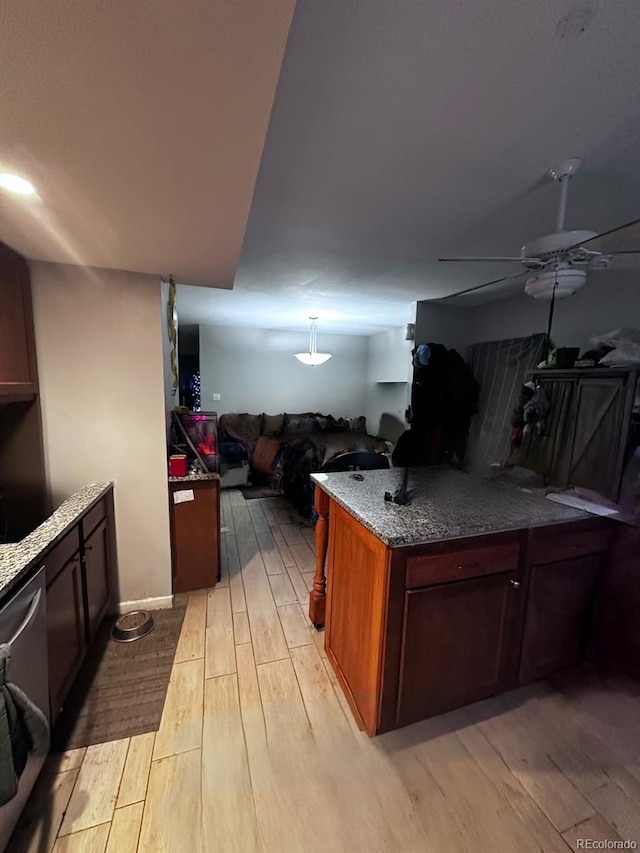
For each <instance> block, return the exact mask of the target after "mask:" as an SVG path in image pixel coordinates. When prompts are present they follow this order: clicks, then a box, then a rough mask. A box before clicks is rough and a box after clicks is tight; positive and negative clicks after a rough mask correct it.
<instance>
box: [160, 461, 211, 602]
mask: <svg viewBox="0 0 640 853" xmlns="http://www.w3.org/2000/svg"><path fill="white" fill-rule="evenodd" d="M169 511H170V520H171V563H172V574H173V592H174V593H176V592H189V591H190V590H193V589H205V588H206V587H211V586H214V585H215V584H216V583H217V582H218V581H219V580H220V482H219V480H218V479H217V475H209V478H208V479H202V480H182V481H178V482H170V483H169Z"/></svg>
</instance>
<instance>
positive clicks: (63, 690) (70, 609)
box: [45, 553, 86, 720]
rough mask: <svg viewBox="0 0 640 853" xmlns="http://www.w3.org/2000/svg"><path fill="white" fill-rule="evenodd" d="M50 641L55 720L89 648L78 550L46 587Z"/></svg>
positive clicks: (51, 692) (51, 689) (52, 706)
mask: <svg viewBox="0 0 640 853" xmlns="http://www.w3.org/2000/svg"><path fill="white" fill-rule="evenodd" d="M45 565H46V559H45ZM47 641H48V645H49V695H50V698H51V717H52V720H55V718H56V717H57V716H58V714H59V713H60V710H61V708H62V705H63V702H64V700H65V697H66V695H67V693H68V692H69V689H70V687H71V684H72V683H73V679H74V678H75V676H76V673H77V671H78V669H79V667H80V664H81V663H82V659H83V658H84V653H85V649H86V637H85V624H84V606H83V603H82V580H81V563H80V554H79V553H78V554H76V555H75V556H74V557H72V558H71V559H70V560H69V561H68V562H67V564H66V565H65V566H64V568H63V569H62V571H59V572H58V574H57V575H56V577H55V579H54V580H53V582H52V583H51V584H49V586H48V587H47Z"/></svg>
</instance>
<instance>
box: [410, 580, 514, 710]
mask: <svg viewBox="0 0 640 853" xmlns="http://www.w3.org/2000/svg"><path fill="white" fill-rule="evenodd" d="M513 580H515V578H514V574H513V573H511V572H508V573H505V574H500V575H491V576H488V577H483V578H477V579H475V580H467V581H460V582H459V583H449V584H445V585H443V586H434V587H429V588H428V589H421V590H410V591H407V592H406V593H405V613H404V636H403V643H402V657H401V665H400V672H401V675H400V691H399V698H398V725H406V724H407V723H412V722H415V721H416V720H421V719H423V718H424V717H429V716H431V715H433V714H439V713H440V712H442V711H447V710H450V709H451V708H456V707H458V706H460V705H466V704H468V703H469V702H475V701H476V700H477V699H482V698H484V697H486V696H490V695H492V694H493V693H497V692H498V691H499V690H500V689H501V687H502V685H503V684H504V682H505V680H506V675H507V667H508V659H509V648H510V637H511V634H512V631H511V622H512V618H513V613H514V612H515V609H516V608H515V606H514V605H515V603H516V601H515V600H514V597H515V596H517V595H518V585H515V584H514V583H512V581H513Z"/></svg>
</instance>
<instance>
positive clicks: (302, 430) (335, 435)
mask: <svg viewBox="0 0 640 853" xmlns="http://www.w3.org/2000/svg"><path fill="white" fill-rule="evenodd" d="M218 430H219V441H220V448H221V452H222V461H225V457H224V453H223V448H224V446H225V445H226V444H227V442H236V443H238V444H239V445H241V446H242V447H243V448H244V449H245V450H246V453H247V455H248V458H249V460H250V467H251V480H252V482H253V483H254V484H257V483H260V482H262V483H267V484H269V485H271V486H275V487H279V488H281V489H282V491H283V493H284V494H285V495H286V497H287V498H288V499H289V500H290V501H291V502H292V503H293V504H294V506H296V508H297V509H298V510H299V512H300V513H301V514H302V515H305V516H309V515H310V513H311V507H312V505H313V484H312V483H311V480H310V479H309V475H310V474H312V473H313V472H314V471H319V470H320V469H321V468H322V466H323V465H324V464H325V462H327V461H328V460H329V459H330V458H332V457H333V456H335V455H336V454H338V453H343V452H345V451H349V450H373V449H374V448H375V447H376V446H377V443H378V441H377V439H376V438H375V437H374V436H372V435H368V434H367V432H366V420H365V418H364V417H359V418H335V417H333V416H332V415H322V414H319V413H314V412H304V413H302V414H288V413H283V414H279V415H267V414H264V413H262V414H260V415H253V414H249V413H243V414H238V413H235V412H234V413H232V414H227V415H221V416H220V420H219V422H218Z"/></svg>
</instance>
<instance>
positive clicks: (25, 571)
mask: <svg viewBox="0 0 640 853" xmlns="http://www.w3.org/2000/svg"><path fill="white" fill-rule="evenodd" d="M91 487H95V488H96V489H98V491H97V492H96V493H95V494H92V496H91V499H90V500H88V502H87V503H86V504H83V506H82V508H81V509H78V510H76V511H74V512H73V514H72V515H71V516H70V517H69V519H68V520H66V521H65V522H64V523H63V524H62V526H61V527H60V528H59V529H57V530H56V532H55V533H54V534H53V535H52V536H51V537H50V538H49V537H47V536H46V534H47V531H46V527H47V526H49V525H51V524H55V523H56V517H57V518H58V519H59V518H60V517H61V516H63V515H64V514H65V513H66V512H67V511H68V509H69V506H70V505H72V504H73V503H74V502H75V501H77V500H78V498H79V497H80V496H81V495H82V493H83V492H84V491H85V489H89V488H91ZM113 487H114V483H113V481H109V482H100V483H95V484H89V485H87V486H84V487H83V488H82V489H78V491H77V492H74V493H73V494H72V495H70V496H69V497H68V498H67V499H66V500H65V501H63V502H62V503H61V504H60V506H59V507H58V508H57V509H56V510H54V511H53V512H52V513H51V515H50V516H49V518H47V519H45V521H43V522H42V524H40V525H38V527H36V529H35V530H33V531H32V532H31V533H29V534H28V535H27V536H25V538H24V539H23V540H22V541H21V542H15V543H13V544H12V545H10V546H9V547H10V548H11V549H12V553H13V554H14V555H15V560H16V561H17V562H18V564H19V563H20V555H19V554H16V551H17V550H18V549H24V548H26V549H29V548H30V547H33V544H32V542H30V540H32V539H36V540H37V538H38V537H39V536H42V535H43V534H44V535H45V538H46V541H45V542H43V543H42V544H40V543H37V550H36V551H34V553H32V554H29V555H28V556H25V558H24V559H25V562H24V565H19V568H17V569H15V572H14V573H12V572H11V569H9V575H10V576H9V577H8V578H7V579H6V580H5V581H0V603H2V602H3V601H4V600H5V598H6V597H7V596H8V595H9V594H10V593H11V592H12V591H13V590H15V588H16V587H17V586H18V585H19V584H20V583H22V582H23V581H26V580H27V579H28V576H29V574H30V573H31V572H33V570H34V569H35V568H36V564H37V563H38V562H39V561H40V560H41V559H42V557H43V555H44V554H45V552H46V551H48V550H50V549H51V548H53V547H54V546H55V545H57V544H58V542H59V541H60V540H61V539H62V538H63V537H64V536H65V535H66V534H67V533H68V532H69V530H70V529H71V528H72V527H73V526H74V524H77V523H78V520H79V519H80V518H81V517H82V516H83V515H85V514H86V513H87V512H89V510H90V509H92V508H93V507H94V506H95V505H96V504H97V503H98V501H100V500H102V498H103V497H104V496H105V495H106V494H107V493H108V492H110V491H111V490H112V489H113ZM4 560H8V557H6V556H5V557H4ZM2 563H3V556H2V553H1V551H0V574H1V573H2V572H1V570H2Z"/></svg>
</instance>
